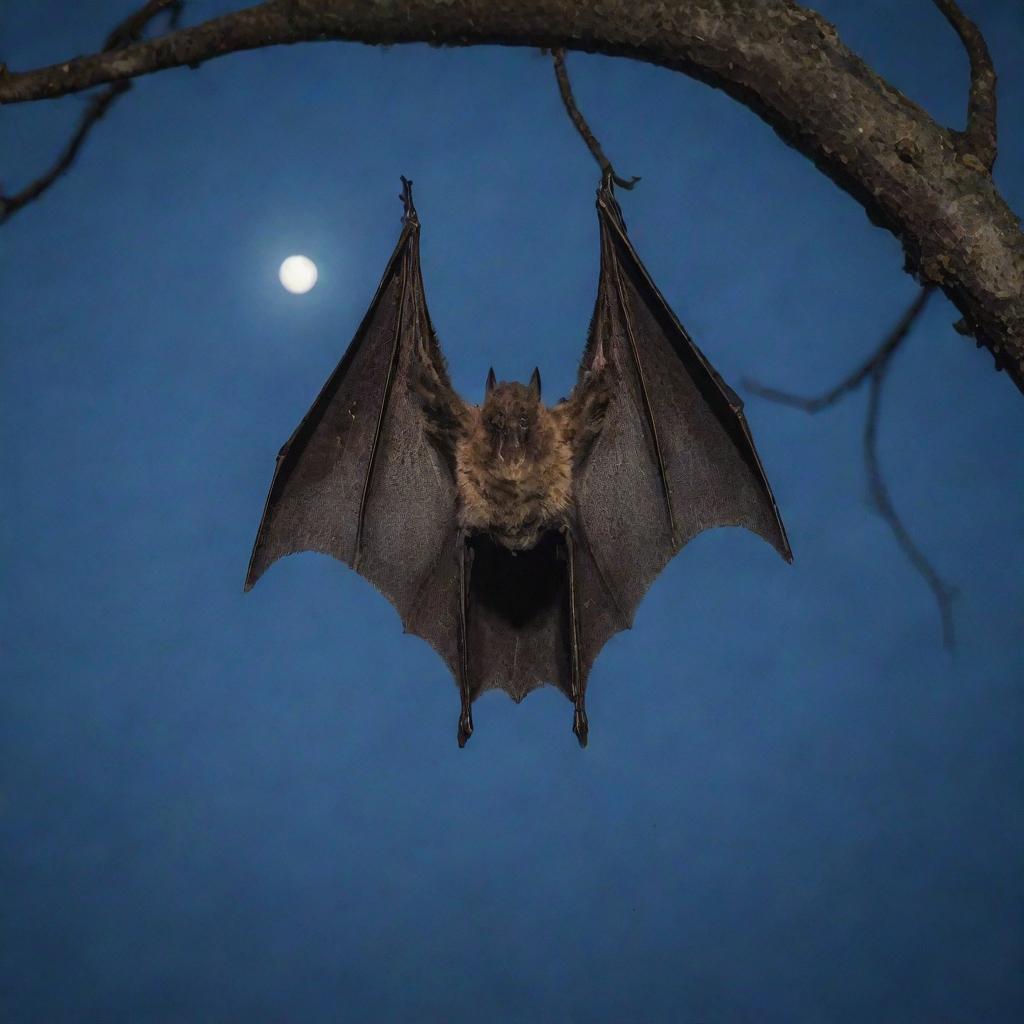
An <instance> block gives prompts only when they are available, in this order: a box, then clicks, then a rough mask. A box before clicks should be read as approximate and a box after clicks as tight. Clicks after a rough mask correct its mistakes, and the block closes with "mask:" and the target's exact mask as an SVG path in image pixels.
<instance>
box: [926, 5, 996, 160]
mask: <svg viewBox="0 0 1024 1024" xmlns="http://www.w3.org/2000/svg"><path fill="white" fill-rule="evenodd" d="M935 6H936V7H938V9H939V10H940V11H941V12H942V13H943V14H944V15H945V18H946V21H948V22H949V23H950V25H952V27H953V31H954V32H956V34H957V35H958V36H959V37H960V42H961V43H963V44H964V49H965V50H966V51H967V57H968V59H969V60H970V62H971V91H970V95H969V97H968V100H967V128H966V129H965V130H964V131H963V132H961V133H959V134H960V138H961V139H962V141H963V143H964V145H965V147H966V149H967V151H968V152H969V153H970V154H971V155H972V156H974V157H975V158H976V159H977V160H978V161H979V162H980V163H981V165H982V167H983V168H984V169H985V170H986V171H991V170H992V165H993V164H994V163H995V162H996V69H995V66H994V65H993V64H992V55H991V54H990V53H989V52H988V45H987V44H986V42H985V37H984V36H983V35H982V34H981V29H979V28H978V26H977V25H975V24H974V22H973V21H971V19H970V18H968V17H967V15H965V14H964V12H963V11H961V10H960V7H959V5H958V4H957V3H956V2H955V0H935Z"/></svg>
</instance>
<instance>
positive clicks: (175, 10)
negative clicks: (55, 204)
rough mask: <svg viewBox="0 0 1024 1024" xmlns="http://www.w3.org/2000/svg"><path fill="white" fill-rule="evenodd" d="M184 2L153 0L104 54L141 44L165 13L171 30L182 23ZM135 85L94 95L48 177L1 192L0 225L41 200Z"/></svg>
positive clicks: (110, 87)
mask: <svg viewBox="0 0 1024 1024" xmlns="http://www.w3.org/2000/svg"><path fill="white" fill-rule="evenodd" d="M182 6H183V3H182V0H149V2H148V3H146V4H144V5H143V6H142V7H140V8H139V10H137V11H136V12H135V13H134V14H132V15H130V16H129V17H127V18H125V20H124V21H122V22H121V23H120V24H119V25H118V26H117V27H116V28H115V29H114V30H113V31H112V32H111V33H110V34H109V35H108V36H107V40H106V42H105V43H104V44H103V49H104V51H108V50H117V49H120V48H121V47H123V46H127V45H129V44H130V43H134V42H137V41H138V40H139V39H140V38H141V36H142V33H143V31H144V30H145V28H146V26H147V25H148V24H149V22H150V21H152V20H153V18H155V17H156V16H157V15H158V14H160V13H161V12H162V11H167V12H168V15H169V17H168V21H169V25H170V27H171V28H174V27H175V26H176V25H177V23H178V18H179V17H180V16H181V9H182ZM131 84H132V83H131V82H130V81H129V80H128V79H124V80H122V81H120V82H114V83H113V84H111V85H108V86H107V87H106V88H105V89H104V90H103V91H102V92H100V93H97V94H96V95H95V96H93V97H92V98H91V99H90V101H89V104H88V106H87V107H86V108H85V110H84V111H82V116H81V117H80V118H79V121H78V127H77V128H76V129H75V132H74V134H73V135H72V136H71V139H70V140H69V141H68V144H67V145H66V146H65V147H64V148H63V149H62V150H61V152H60V154H59V156H58V157H57V159H56V161H54V163H53V166H52V167H50V169H49V170H48V171H46V173H45V174H41V175H40V176H39V177H38V178H36V179H35V181H33V182H31V183H29V184H28V185H26V186H25V188H23V189H22V190H21V191H20V192H17V193H15V194H14V195H13V196H5V195H3V194H2V193H0V224H2V223H3V222H4V221H5V220H7V218H8V217H10V216H11V214H12V213H15V212H16V211H18V210H20V209H21V208H22V207H23V206H27V205H28V204H29V203H31V202H33V201H34V200H36V199H38V198H39V197H40V196H41V195H42V194H43V193H44V192H45V191H46V190H47V189H48V188H50V186H51V185H53V183H54V182H55V181H56V180H57V179H58V178H59V177H60V176H61V175H62V174H63V173H64V172H65V171H67V170H68V168H69V167H70V166H71V165H72V164H73V163H74V162H75V158H76V157H77V156H78V152H79V150H80V149H81V148H82V145H83V144H84V143H85V140H86V139H87V138H88V137H89V133H90V132H91V131H92V129H93V127H94V126H95V125H96V122H97V121H99V120H100V119H101V118H102V117H103V115H104V114H106V112H107V111H108V110H109V109H110V107H111V106H112V105H113V103H114V101H115V100H116V99H117V98H118V97H119V96H121V95H122V94H123V93H126V92H127V91H128V90H129V89H130V88H131Z"/></svg>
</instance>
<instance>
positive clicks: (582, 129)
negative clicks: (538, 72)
mask: <svg viewBox="0 0 1024 1024" xmlns="http://www.w3.org/2000/svg"><path fill="white" fill-rule="evenodd" d="M551 56H552V58H553V59H554V64H555V78H556V79H557V80H558V91H559V93H561V96H562V103H564V104H565V112H566V113H567V114H568V115H569V120H570V121H572V123H573V124H574V125H575V126H576V131H578V132H579V133H580V138H582V139H583V141H584V142H585V143H586V144H587V149H589V150H590V154H591V156H593V158H594V159H595V160H596V161H597V165H598V167H600V168H601V173H602V174H603V175H604V176H605V177H609V178H611V179H612V181H614V182H615V184H616V185H618V186H619V187H620V188H625V189H631V188H632V187H633V186H634V185H635V184H636V183H637V182H638V181H639V180H640V178H639V177H637V175H635V174H634V175H633V177H632V178H622V177H620V176H619V175H618V174H616V173H615V168H614V167H612V162H611V160H609V159H608V157H606V156H605V155H604V150H603V149H602V148H601V143H600V142H598V141H597V139H596V138H595V136H594V133H593V132H592V131H591V130H590V125H589V124H587V121H586V118H585V117H584V116H583V115H582V114H581V113H580V108H579V107H577V106H576V99H575V97H574V96H573V94H572V85H571V84H570V82H569V72H568V71H566V70H565V50H553V51H552V54H551Z"/></svg>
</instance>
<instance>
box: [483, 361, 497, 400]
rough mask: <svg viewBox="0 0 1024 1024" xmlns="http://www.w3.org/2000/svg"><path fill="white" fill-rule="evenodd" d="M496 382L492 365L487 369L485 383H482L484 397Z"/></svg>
mask: <svg viewBox="0 0 1024 1024" xmlns="http://www.w3.org/2000/svg"><path fill="white" fill-rule="evenodd" d="M497 383H498V378H497V377H495V376H494V367H493V366H492V367H491V368H490V369H489V370H488V371H487V383H486V384H485V385H484V396H485V397H486V396H487V395H489V394H490V393H491V392H492V391H493V390H494V385H495V384H497Z"/></svg>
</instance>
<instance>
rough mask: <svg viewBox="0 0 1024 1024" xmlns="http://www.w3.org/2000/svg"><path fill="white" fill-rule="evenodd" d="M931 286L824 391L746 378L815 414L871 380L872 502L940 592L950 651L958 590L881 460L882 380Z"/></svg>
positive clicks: (868, 449)
mask: <svg viewBox="0 0 1024 1024" xmlns="http://www.w3.org/2000/svg"><path fill="white" fill-rule="evenodd" d="M931 291H932V289H931V288H922V289H921V291H920V292H918V294H917V296H916V297H915V299H914V301H913V302H912V303H911V304H910V306H908V307H907V309H906V311H905V312H904V313H903V315H902V316H901V317H900V319H899V320H898V321H897V322H896V325H895V326H894V327H893V328H892V330H891V331H890V332H889V333H888V334H887V335H886V336H885V338H884V339H883V340H882V343H881V344H880V345H879V346H878V348H877V349H875V351H874V352H873V353H872V354H871V355H870V356H869V357H868V358H867V359H866V360H865V361H864V362H863V363H862V364H861V365H860V366H859V367H857V369H856V370H854V371H853V372H852V373H851V374H849V376H847V377H845V378H843V380H841V381H840V382H839V383H838V384H837V385H836V386H835V387H833V388H830V389H829V390H828V391H826V392H824V394H821V395H815V396H811V397H807V396H803V395H794V394H792V393H791V392H788V391H780V390H778V389H777V388H769V387H765V386H764V385H763V384H759V383H757V382H756V381H751V380H745V381H744V385H745V386H746V388H747V390H749V391H750V392H752V393H753V394H755V395H759V396H760V397H761V398H767V399H768V400H769V401H772V402H778V403H780V404H782V405H789V406H792V407H793V408H795V409H802V410H803V411H804V412H807V413H811V414H813V413H817V412H821V410H822V409H827V408H829V407H830V406H832V405H835V404H836V403H837V402H838V401H839V400H840V399H842V398H843V397H845V396H846V395H848V394H850V393H851V392H853V391H856V390H857V388H859V387H860V386H861V384H863V383H864V382H865V381H867V382H868V408H867V414H866V417H865V421H864V466H865V469H866V471H867V477H868V493H869V495H870V499H871V504H872V505H873V506H874V508H875V510H876V511H877V512H878V514H879V515H880V516H881V517H882V518H883V519H884V520H885V522H886V524H887V525H888V527H889V529H890V530H891V531H892V534H893V536H894V537H895V538H896V543H897V544H899V546H900V548H901V549H902V551H903V553H904V554H905V555H906V556H907V558H908V559H909V561H910V563H911V565H913V567H914V568H915V569H916V570H917V572H918V573H919V574H920V575H921V576H922V578H923V579H924V581H925V583H927V584H928V587H929V589H930V590H931V592H932V594H933V595H934V597H935V602H936V604H937V605H938V606H939V615H940V617H941V619H942V641H943V644H944V646H945V647H946V648H947V649H948V650H952V649H953V647H954V644H955V636H954V630H953V599H954V597H955V596H956V591H955V589H954V588H953V587H951V586H949V585H948V584H947V583H946V582H945V581H944V580H943V579H942V577H941V576H940V575H939V574H938V573H937V572H936V571H935V569H934V567H933V566H932V564H931V563H930V562H929V561H928V559H927V558H926V557H925V556H924V555H923V554H922V552H921V549H920V548H919V547H918V546H917V544H915V543H914V539H913V538H912V537H911V536H910V533H909V531H908V530H907V528H906V526H904V525H903V521H902V520H901V519H900V517H899V514H898V513H897V511H896V508H895V506H894V505H893V501H892V497H891V495H890V494H889V488H888V486H887V485H886V483H885V477H884V476H883V474H882V468H881V465H880V463H879V461H878V420H879V416H880V414H881V408H882V385H883V384H884V383H885V375H886V372H887V371H888V369H889V366H890V363H891V360H892V357H893V355H895V353H896V351H897V349H898V348H899V347H900V346H901V345H902V344H903V342H904V341H905V340H906V338H907V336H908V335H909V334H910V329H911V328H912V327H913V325H914V323H915V322H916V320H917V318H918V317H919V316H920V315H921V311H922V310H923V309H924V307H925V303H926V302H927V301H928V296H929V295H930V294H931Z"/></svg>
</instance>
